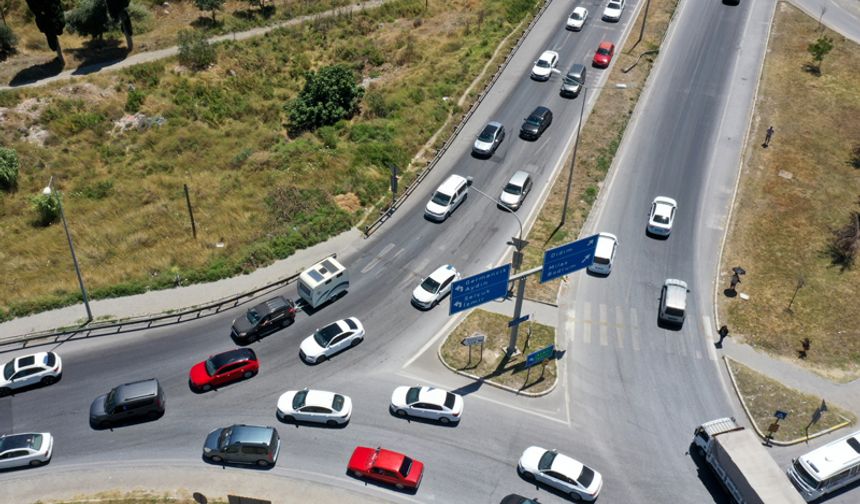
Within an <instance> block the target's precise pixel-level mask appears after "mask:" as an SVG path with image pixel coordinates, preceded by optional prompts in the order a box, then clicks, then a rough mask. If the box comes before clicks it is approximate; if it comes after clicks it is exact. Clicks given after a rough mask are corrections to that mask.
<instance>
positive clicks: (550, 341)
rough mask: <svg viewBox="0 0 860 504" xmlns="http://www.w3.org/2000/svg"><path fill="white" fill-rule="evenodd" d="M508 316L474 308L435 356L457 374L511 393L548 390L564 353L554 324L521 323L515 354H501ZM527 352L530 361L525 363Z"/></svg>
mask: <svg viewBox="0 0 860 504" xmlns="http://www.w3.org/2000/svg"><path fill="white" fill-rule="evenodd" d="M509 320H510V318H509V317H508V316H505V315H500V314H497V313H490V312H486V311H484V310H473V311H472V312H471V313H470V314H469V315H468V316H467V317H466V318H465V319H464V320H463V321H462V322H461V323H460V325H458V326H457V327H456V328H455V329H454V330H453V331H451V333H450V334H449V335H448V337H447V338H446V339H445V341H444V342H443V343H442V346H440V347H439V359H440V360H441V361H442V363H443V364H445V366H446V367H447V368H448V369H450V370H451V371H454V372H455V373H457V374H460V375H463V376H467V377H469V378H472V379H475V380H479V381H480V382H486V383H489V384H491V385H494V386H497V387H499V388H502V389H505V390H508V391H510V392H515V393H517V394H523V395H528V396H541V395H544V394H547V393H549V392H550V391H551V390H552V389H553V388H555V384H556V382H557V381H558V371H557V367H556V360H557V359H560V358H561V357H562V356H563V355H564V351H559V350H557V349H556V348H555V328H554V327H551V326H547V325H543V324H538V323H535V322H533V321H528V322H525V323H523V324H521V325H520V329H519V337H518V338H517V352H516V353H515V354H514V355H512V356H510V357H509V356H507V355H506V352H505V350H506V348H507V346H508V342H509V338H510V328H509V327H508V322H509ZM481 336H483V338H482V337H481ZM540 351H543V352H542V354H539V353H538V352H540ZM530 354H531V355H532V358H531V363H532V365H531V366H528V364H529V355H530Z"/></svg>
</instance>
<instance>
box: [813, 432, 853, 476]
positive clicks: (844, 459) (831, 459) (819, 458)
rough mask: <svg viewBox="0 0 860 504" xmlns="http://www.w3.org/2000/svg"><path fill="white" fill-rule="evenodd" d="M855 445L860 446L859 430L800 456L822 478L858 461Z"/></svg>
mask: <svg viewBox="0 0 860 504" xmlns="http://www.w3.org/2000/svg"><path fill="white" fill-rule="evenodd" d="M852 445H853V446H852ZM857 446H860V431H858V432H854V433H852V434H849V435H847V436H845V437H844V438H841V439H837V440H836V441H832V442H830V443H828V444H826V445H824V446H821V447H818V448H816V449H814V450H812V451H811V452H809V453H807V454H806V455H802V456H801V457H800V458H801V459H802V460H803V461H805V462H806V464H807V465H809V466H811V467H814V468H815V469H817V470H816V471H815V476H816V477H817V478H819V479H821V480H824V479H827V478H829V477H831V476H833V475H834V474H835V473H837V472H839V471H840V470H842V469H843V468H845V467H850V466H852V465H854V464H856V463H857V462H858V461H860V454H858V452H857Z"/></svg>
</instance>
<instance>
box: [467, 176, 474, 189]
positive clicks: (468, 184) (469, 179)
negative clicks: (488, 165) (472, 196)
mask: <svg viewBox="0 0 860 504" xmlns="http://www.w3.org/2000/svg"><path fill="white" fill-rule="evenodd" d="M473 181H474V178H473V177H472V176H471V175H469V176H468V177H466V186H471V185H472V182H473Z"/></svg>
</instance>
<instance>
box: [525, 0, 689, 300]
mask: <svg viewBox="0 0 860 504" xmlns="http://www.w3.org/2000/svg"><path fill="white" fill-rule="evenodd" d="M677 4H678V0H653V1H652V2H651V7H650V10H649V12H648V23H647V25H646V26H645V32H644V35H643V38H642V41H641V42H639V44H637V45H636V46H635V47H634V46H633V44H634V42H636V39H637V38H638V34H639V32H640V29H641V26H642V15H641V12H640V15H639V18H638V19H637V20H636V24H635V25H634V26H633V29H632V30H631V31H630V36H629V37H628V39H627V43H626V44H625V46H624V47H623V48H622V47H619V48H618V49H617V52H616V56H615V59H616V61H615V63H614V66H613V67H612V71H611V73H610V75H609V79H608V80H607V83H606V86H607V87H606V89H601V90H599V91H598V90H589V94H591V93H596V92H599V93H600V98H599V99H598V100H597V102H596V103H595V105H594V109H593V110H592V112H591V115H589V116H588V119H587V120H586V121H585V123H583V125H582V133H581V135H582V136H581V137H580V140H579V147H578V149H577V154H576V166H575V169H574V173H573V187H572V189H571V191H570V201H569V203H568V208H567V216H566V218H565V223H564V225H563V226H561V227H559V223H561V218H562V215H561V213H562V209H563V207H564V194H565V191H566V190H567V184H568V174H569V167H570V156H568V157H567V158H566V159H565V160H564V165H563V169H562V171H561V173H559V175H558V178H557V179H556V181H555V184H554V185H553V187H552V189H551V190H550V193H549V195H548V196H547V199H546V201H545V202H544V204H543V208H542V209H541V211H540V214H539V215H538V217H537V220H535V223H534V226H533V227H532V229H531V231H530V232H529V235H528V240H529V245H528V247H526V249H525V252H524V253H525V257H524V261H523V269H528V268H534V267H536V266H539V265H541V264H542V263H543V254H544V251H546V250H547V249H550V248H553V247H557V246H559V245H562V244H564V243H568V242H571V241H574V240H576V239H577V238H578V237H579V233H580V231H581V229H582V226H583V224H584V223H585V220H586V218H587V217H588V214H589V212H590V211H591V207H592V205H593V204H594V202H595V200H596V199H597V195H598V193H599V192H600V188H601V187H602V186H603V179H604V178H605V177H606V173H607V172H608V171H609V167H610V166H611V165H612V160H613V158H614V157H615V151H616V150H618V146H619V145H620V144H621V139H622V137H623V136H624V130H625V129H626V127H627V122H628V121H629V119H630V116H631V115H632V114H633V108H634V107H635V106H636V102H637V101H638V100H639V95H640V94H641V92H642V89H643V87H644V86H645V82H646V80H647V79H648V75H649V74H650V73H651V68H652V67H653V65H654V61H655V60H656V57H657V54H656V52H655V53H652V54H648V55H645V56H643V57H642V58H641V59H639V57H640V55H642V54H643V53H645V52H647V51H657V50H658V49H659V48H660V45H661V43H662V40H663V35H664V34H665V33H666V29H667V28H668V26H669V21H670V20H671V19H672V14H673V13H674V11H675V7H676V6H677ZM592 15H599V14H597V13H594V14H592ZM637 59H639V64H638V65H636V66H635V67H633V69H632V70H630V71H629V72H627V73H624V72H623V69H627V68H629V67H630V66H631V65H633V64H634V63H635V62H636V60H637ZM583 63H585V64H586V66H591V65H590V63H591V62H590V60H589V61H585V62H583ZM601 71H602V70H599V69H596V68H590V69H589V75H588V78H587V82H586V85H591V84H592V83H594V82H596V80H597V78H598V75H599V73H600V72H601ZM615 84H626V85H627V87H626V88H625V89H616V88H614V87H613V86H614V85H615ZM582 99H583V96H582V95H581V94H580V96H579V97H577V98H576V99H575V101H576V102H577V106H579V105H580V104H581V101H580V100H582ZM560 285H561V279H557V280H553V281H551V282H547V283H545V284H541V283H540V275H532V276H531V277H529V278H528V281H527V282H526V297H528V298H529V299H534V300H537V301H542V302H546V303H553V304H554V303H555V302H556V298H557V296H558V290H559V287H560Z"/></svg>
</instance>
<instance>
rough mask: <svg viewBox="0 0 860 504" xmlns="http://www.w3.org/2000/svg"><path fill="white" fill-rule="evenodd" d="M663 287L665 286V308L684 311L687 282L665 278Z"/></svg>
mask: <svg viewBox="0 0 860 504" xmlns="http://www.w3.org/2000/svg"><path fill="white" fill-rule="evenodd" d="M664 285H665V286H666V306H672V307H674V308H681V309H686V306H687V282H684V281H683V280H677V279H674V278H667V279H666V283H665V284H664Z"/></svg>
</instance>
